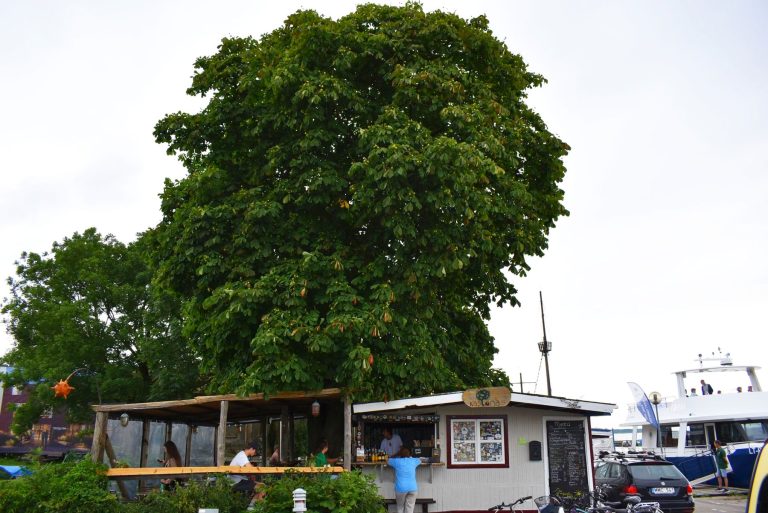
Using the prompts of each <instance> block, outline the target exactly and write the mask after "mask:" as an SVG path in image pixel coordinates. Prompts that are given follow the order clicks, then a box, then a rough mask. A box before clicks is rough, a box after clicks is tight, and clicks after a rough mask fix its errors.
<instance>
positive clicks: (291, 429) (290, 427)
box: [288, 408, 296, 461]
mask: <svg viewBox="0 0 768 513" xmlns="http://www.w3.org/2000/svg"><path fill="white" fill-rule="evenodd" d="M288 431H289V432H290V435H289V437H290V438H288V439H289V440H290V441H291V443H290V444H289V445H288V454H290V456H291V459H290V460H289V461H295V460H296V429H295V426H294V423H293V408H290V409H289V410H288Z"/></svg>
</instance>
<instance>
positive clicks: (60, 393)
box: [51, 369, 84, 399]
mask: <svg viewBox="0 0 768 513" xmlns="http://www.w3.org/2000/svg"><path fill="white" fill-rule="evenodd" d="M81 370H84V369H75V370H74V371H72V374H70V375H69V376H67V379H60V380H59V382H58V383H56V384H55V385H53V386H52V387H51V388H52V389H53V392H54V395H56V397H63V398H64V399H66V398H67V396H68V395H69V394H71V393H72V391H73V390H74V389H75V387H73V386H72V385H70V384H69V380H70V378H71V377H72V376H74V375H75V374H77V373H78V372H80V371H81Z"/></svg>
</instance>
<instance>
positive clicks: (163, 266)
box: [155, 3, 568, 399]
mask: <svg viewBox="0 0 768 513" xmlns="http://www.w3.org/2000/svg"><path fill="white" fill-rule="evenodd" d="M543 81H544V80H543V78H542V77H541V76H539V75H536V74H533V73H531V72H529V71H528V70H527V69H526V66H525V64H524V63H523V60H522V59H521V57H520V56H518V55H515V54H513V53H511V52H510V51H509V50H508V49H507V48H506V46H505V45H504V44H503V43H502V42H500V41H499V40H498V39H496V38H495V37H494V36H493V34H492V33H491V31H490V30H489V28H488V22H487V20H486V19H485V18H484V17H479V18H475V19H472V20H469V21H465V20H463V19H461V18H459V17H458V16H456V15H453V14H446V13H442V12H432V13H425V12H423V10H422V8H421V6H420V5H418V4H413V3H409V4H407V5H405V6H404V7H390V6H379V5H363V6H361V7H359V8H358V9H357V10H356V11H355V12H353V13H351V14H349V15H348V16H345V17H343V18H341V19H339V20H338V21H334V20H331V19H328V18H324V17H321V16H320V15H318V14H317V13H315V12H313V11H299V12H297V13H295V14H293V15H291V16H290V17H289V18H288V19H287V20H286V22H285V24H284V25H283V26H282V27H281V28H279V29H277V30H275V31H274V32H272V33H270V34H266V35H264V36H262V37H261V38H259V39H253V38H230V39H224V40H223V41H222V43H221V46H220V47H219V51H218V53H216V54H215V55H212V56H210V57H202V58H200V59H198V60H197V62H196V73H195V76H194V78H193V81H192V86H191V87H190V88H189V90H188V93H189V94H191V95H200V96H204V97H209V98H210V99H209V102H208V104H207V106H206V107H205V108H204V109H203V110H202V111H201V112H199V113H197V114H186V113H176V114H170V115H168V116H166V117H165V118H164V119H163V120H161V121H160V122H159V123H158V125H157V127H156V130H155V136H156V138H157V141H158V142H160V143H165V144H167V145H168V148H169V149H168V151H169V153H171V154H178V155H179V157H180V159H181V160H182V162H183V163H184V165H185V166H186V168H187V170H188V173H189V174H188V176H187V177H186V178H184V179H181V180H178V181H176V182H170V181H169V182H167V183H166V187H165V191H164V193H163V195H162V199H163V203H162V209H163V214H164V218H163V221H162V223H161V224H160V226H159V227H158V240H159V241H160V247H161V250H160V255H159V258H160V260H159V265H160V267H159V271H160V277H161V279H162V280H164V281H165V282H166V283H167V284H169V285H170V286H171V287H172V288H173V289H175V290H176V291H177V292H178V293H179V294H181V295H183V296H184V297H186V298H187V303H186V313H187V317H186V320H187V323H186V334H187V336H188V337H189V338H190V340H193V341H194V343H195V344H196V347H197V349H198V351H199V353H200V354H201V355H202V358H203V363H204V365H205V366H206V369H207V370H208V371H209V372H210V373H211V374H212V375H213V376H214V377H215V382H214V383H213V387H214V388H218V389H220V390H224V391H231V390H232V389H238V390H240V391H241V392H248V391H262V390H263V391H266V392H273V391H276V390H286V389H314V388H320V387H324V386H334V385H339V386H346V387H350V388H351V389H353V390H355V393H356V395H357V397H360V398H370V399H381V398H386V397H395V396H403V395H407V394H415V393H430V392H437V391H444V390H455V389H460V388H462V387H466V386H475V385H487V384H493V383H500V382H501V383H503V382H506V380H507V378H506V375H505V374H504V373H503V372H500V371H497V370H494V369H492V368H491V366H492V359H493V355H494V353H495V352H496V349H495V348H494V345H493V339H492V337H491V336H490V334H489V332H488V329H487V327H486V324H485V321H486V320H487V319H488V317H489V314H490V312H489V305H490V304H492V303H494V302H496V303H498V304H503V303H507V302H509V303H513V304H514V303H516V302H517V301H516V299H515V292H516V291H515V288H514V286H513V284H512V283H511V282H510V281H509V279H508V278H509V274H507V273H510V274H511V275H517V276H522V275H524V274H525V272H526V270H527V269H528V265H527V263H526V257H527V256H529V255H541V254H542V252H543V251H544V249H545V248H546V246H547V235H548V232H549V229H550V228H552V227H553V226H554V223H555V220H556V219H557V218H558V217H559V216H561V215H566V214H567V212H566V210H565V209H564V207H563V206H562V204H561V201H562V197H563V192H562V190H560V188H559V187H558V184H559V183H560V182H561V180H562V179H563V176H564V173H565V168H564V166H563V164H562V160H561V159H562V157H563V156H564V155H565V154H566V152H567V149H568V147H567V145H565V144H564V143H563V142H562V141H560V140H559V139H558V138H557V137H555V136H553V135H552V134H551V133H550V132H549V131H548V130H547V127H546V125H545V124H544V123H543V121H542V120H541V119H540V118H539V116H538V115H537V114H535V113H534V112H533V111H532V110H531V109H529V108H528V107H527V106H526V105H525V103H524V100H525V97H526V94H525V93H526V90H527V89H529V88H531V87H536V86H539V85H541V84H542V83H543ZM372 355H373V356H374V358H373V359H371V358H370V357H371V356H372ZM371 360H372V361H373V362H374V363H373V365H371Z"/></svg>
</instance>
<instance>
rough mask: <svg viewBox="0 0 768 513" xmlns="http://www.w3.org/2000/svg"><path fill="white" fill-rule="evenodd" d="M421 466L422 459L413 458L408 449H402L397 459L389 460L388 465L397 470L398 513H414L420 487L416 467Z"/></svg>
mask: <svg viewBox="0 0 768 513" xmlns="http://www.w3.org/2000/svg"><path fill="white" fill-rule="evenodd" d="M420 464H421V458H412V457H411V451H410V450H409V449H408V448H407V447H403V448H402V449H400V453H399V454H398V455H397V457H396V458H390V459H389V460H387V465H389V466H390V467H392V468H393V469H394V470H395V503H396V504H397V513H413V508H414V507H415V506H416V494H417V493H418V490H419V487H418V485H417V484H416V467H418V466H419V465H420Z"/></svg>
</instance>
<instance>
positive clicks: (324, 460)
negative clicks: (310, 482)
mask: <svg viewBox="0 0 768 513" xmlns="http://www.w3.org/2000/svg"><path fill="white" fill-rule="evenodd" d="M327 452H328V441H327V440H323V441H322V442H320V445H319V446H318V448H317V454H315V466H316V467H324V466H326V465H332V464H334V463H336V462H337V461H339V458H329V457H327V456H326V453H327Z"/></svg>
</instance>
